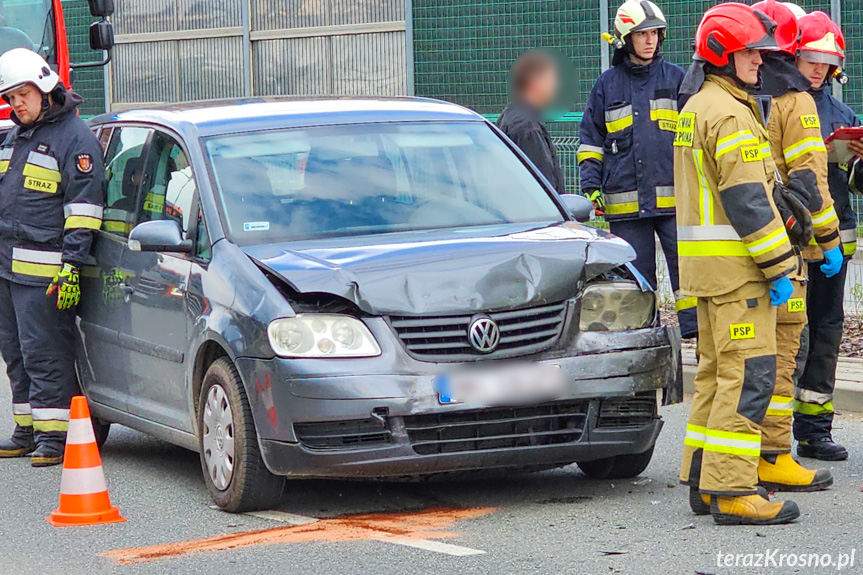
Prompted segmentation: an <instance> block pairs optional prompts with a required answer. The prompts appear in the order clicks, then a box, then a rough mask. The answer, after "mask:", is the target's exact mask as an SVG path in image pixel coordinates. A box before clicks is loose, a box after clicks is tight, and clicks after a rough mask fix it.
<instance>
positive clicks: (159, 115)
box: [90, 97, 484, 136]
mask: <svg viewBox="0 0 863 575" xmlns="http://www.w3.org/2000/svg"><path fill="white" fill-rule="evenodd" d="M118 121H122V122H143V123H156V124H161V125H165V126H169V127H173V128H175V129H177V130H178V131H187V130H188V128H193V129H194V131H196V132H197V134H198V135H199V136H211V135H216V134H227V133H233V132H246V131H253V130H260V129H273V128H298V127H307V126H325V125H336V124H365V123H373V122H411V121H416V122H422V121H484V120H483V118H482V116H480V115H479V114H476V113H475V112H472V111H471V110H468V109H467V108H463V107H461V106H458V105H456V104H451V103H449V102H442V101H440V100H433V99H430V98H414V97H393V98H363V97H321V98H248V99H240V100H237V99H232V100H211V101H206V102H191V103H182V104H170V105H165V106H157V107H150V108H140V109H133V110H126V111H122V112H112V113H108V114H102V115H101V116H97V117H95V118H93V119H92V120H90V123H91V125H98V124H104V123H112V122H118ZM184 128H185V130H184Z"/></svg>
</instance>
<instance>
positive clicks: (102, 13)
mask: <svg viewBox="0 0 863 575" xmlns="http://www.w3.org/2000/svg"><path fill="white" fill-rule="evenodd" d="M87 4H89V5H90V14H92V15H93V16H94V17H96V18H105V17H107V16H111V15H112V14H113V13H114V0H87Z"/></svg>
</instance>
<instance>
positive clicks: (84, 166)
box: [75, 154, 93, 174]
mask: <svg viewBox="0 0 863 575" xmlns="http://www.w3.org/2000/svg"><path fill="white" fill-rule="evenodd" d="M75 167H76V168H78V171H79V172H81V173H82V174H89V173H90V172H92V171H93V158H92V157H91V156H90V154H78V157H77V158H76V160H75Z"/></svg>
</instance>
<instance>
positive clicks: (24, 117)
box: [0, 48, 105, 467]
mask: <svg viewBox="0 0 863 575" xmlns="http://www.w3.org/2000/svg"><path fill="white" fill-rule="evenodd" d="M0 96H2V97H3V98H4V99H5V100H6V102H7V103H8V104H9V105H10V106H11V108H12V114H11V119H12V121H13V122H14V123H15V124H16V126H15V127H14V128H12V130H11V131H10V132H9V134H8V135H7V136H6V139H5V140H4V141H3V144H2V145H0V353H2V355H3V359H4V361H5V362H6V371H7V373H8V375H9V381H10V383H11V386H12V413H13V418H14V420H15V431H14V432H13V434H12V437H11V439H8V440H4V441H0V457H25V456H27V455H31V457H30V464H31V465H32V466H33V467H47V466H50V465H57V464H58V463H61V462H62V461H63V451H64V448H65V442H66V431H67V430H68V427H69V406H70V404H71V401H72V396H73V395H74V394H75V393H77V389H78V386H77V382H76V378H75V359H74V329H75V306H76V305H77V303H78V300H79V298H80V284H79V269H80V268H81V266H83V265H84V264H85V263H86V262H87V259H88V257H89V253H90V244H91V243H92V241H93V235H94V232H95V230H98V229H99V227H100V225H101V223H102V206H103V201H104V200H103V198H104V190H103V186H104V179H105V170H104V165H103V162H102V150H101V148H100V146H99V142H98V141H97V140H96V137H95V136H94V135H93V133H92V132H91V131H90V129H89V128H88V127H87V125H86V124H85V123H84V121H83V120H81V119H80V118H79V117H78V114H77V107H78V105H79V104H80V103H81V98H80V96H78V95H77V94H75V93H74V92H69V91H67V90H66V88H65V87H64V86H63V85H62V84H61V83H60V81H59V77H58V76H57V74H56V73H55V72H54V71H52V70H51V69H50V67H49V66H48V64H47V63H46V62H45V60H43V59H42V57H41V56H39V55H38V54H36V53H35V52H31V51H30V50H26V49H23V48H22V49H16V50H11V51H9V52H6V53H5V54H3V56H2V57H0Z"/></svg>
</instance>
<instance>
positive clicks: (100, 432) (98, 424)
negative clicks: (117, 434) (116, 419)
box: [90, 417, 111, 449]
mask: <svg viewBox="0 0 863 575" xmlns="http://www.w3.org/2000/svg"><path fill="white" fill-rule="evenodd" d="M90 422H91V423H92V424H93V435H95V436H96V445H97V446H98V447H99V449H102V446H103V445H105V442H106V441H108V433H109V432H110V431H111V422H110V421H104V420H102V419H99V418H98V417H90Z"/></svg>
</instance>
